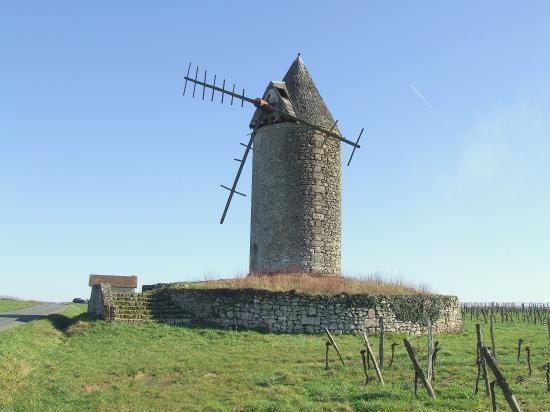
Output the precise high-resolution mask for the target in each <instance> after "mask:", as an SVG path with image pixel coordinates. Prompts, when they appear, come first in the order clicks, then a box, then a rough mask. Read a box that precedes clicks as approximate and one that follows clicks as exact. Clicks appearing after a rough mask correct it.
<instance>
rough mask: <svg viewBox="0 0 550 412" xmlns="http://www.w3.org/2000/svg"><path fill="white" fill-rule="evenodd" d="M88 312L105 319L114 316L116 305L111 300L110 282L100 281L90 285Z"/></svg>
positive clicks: (113, 317) (110, 318) (111, 318)
mask: <svg viewBox="0 0 550 412" xmlns="http://www.w3.org/2000/svg"><path fill="white" fill-rule="evenodd" d="M88 313H90V314H93V315H96V316H99V317H101V318H102V319H105V320H113V319H115V318H116V307H115V304H114V302H113V295H112V292H111V285H110V284H108V283H100V284H97V285H93V286H92V293H91V295H90V300H89V301H88Z"/></svg>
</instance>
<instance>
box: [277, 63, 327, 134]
mask: <svg viewBox="0 0 550 412" xmlns="http://www.w3.org/2000/svg"><path fill="white" fill-rule="evenodd" d="M283 81H284V82H285V84H286V88H287V90H288V94H289V97H290V101H291V102H292V106H293V107H294V111H295V113H296V116H297V117H299V118H301V119H304V120H307V121H308V122H311V123H314V124H316V125H318V126H322V127H325V128H328V129H330V128H331V127H332V126H333V125H334V119H333V118H332V115H331V114H330V112H329V110H328V108H327V105H326V104H325V102H324V101H323V98H322V97H321V94H320V93H319V91H318V90H317V86H315V83H314V82H313V79H312V78H311V75H310V74H309V71H308V70H307V68H306V65H305V64H304V61H303V59H302V57H301V56H300V55H298V57H297V58H296V60H294V62H293V63H292V65H291V66H290V69H288V72H287V73H286V75H285V77H284V78H283Z"/></svg>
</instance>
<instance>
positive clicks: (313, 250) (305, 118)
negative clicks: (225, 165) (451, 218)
mask: <svg viewBox="0 0 550 412" xmlns="http://www.w3.org/2000/svg"><path fill="white" fill-rule="evenodd" d="M190 73H191V63H189V67H188V69H187V75H186V76H185V85H184V89H183V94H184V95H185V94H186V92H187V87H188V83H189V82H190V83H191V84H192V85H193V91H192V96H193V98H194V97H195V95H196V93H197V87H198V89H199V91H198V93H201V92H202V93H201V95H202V99H203V100H204V99H205V98H210V100H211V101H213V100H214V97H215V94H216V92H218V93H219V94H220V95H221V103H224V99H225V101H230V105H233V103H234V101H237V102H238V101H239V100H240V105H241V107H243V106H244V104H245V103H247V104H252V105H253V106H254V107H255V108H256V111H255V113H254V115H253V117H252V120H251V122H250V125H249V127H250V128H251V129H252V132H251V133H250V139H249V141H248V143H246V144H245V143H240V144H241V145H242V146H244V147H245V150H244V153H243V155H242V157H241V158H240V159H235V160H236V161H237V162H239V167H238V170H237V174H236V176H235V179H234V181H233V184H232V185H231V187H228V186H225V185H220V186H221V187H222V188H224V189H226V190H228V191H229V196H228V199H227V202H226V204H225V207H224V209H223V213H222V216H221V219H220V223H221V224H223V222H224V220H225V218H226V216H227V211H228V210H229V206H230V204H231V201H232V199H233V195H234V194H238V195H241V196H246V195H245V194H244V193H242V192H239V191H237V185H238V182H239V179H240V177H241V173H242V171H243V168H244V165H245V163H246V160H247V158H248V156H249V154H250V152H251V151H252V152H253V165H252V214H251V215H252V216H251V240H250V272H251V273H281V272H306V273H318V274H328V275H339V274H340V237H341V234H340V232H341V227H340V219H341V217H340V216H341V164H340V162H341V161H340V150H341V149H340V145H341V143H345V144H348V145H350V146H351V147H353V150H352V152H351V155H350V157H349V160H348V162H347V165H348V166H349V165H350V163H351V161H352V159H353V156H354V154H355V151H356V149H358V148H360V145H359V141H360V139H361V136H362V134H363V130H364V129H361V131H360V133H359V135H358V137H357V139H356V140H355V141H351V140H349V139H347V138H346V137H344V136H343V135H342V134H341V133H340V131H339V130H338V128H337V124H338V120H336V121H335V120H334V119H333V118H332V116H331V114H330V112H329V111H328V109H327V107H326V105H325V103H324V101H323V99H322V97H321V95H320V94H319V92H318V91H317V88H316V86H315V84H314V83H313V80H312V78H311V76H310V74H309V72H308V70H307V69H306V67H305V65H304V63H303V60H302V58H301V57H300V55H299V54H298V57H297V58H296V60H295V61H294V62H293V63H292V65H291V67H290V69H289V70H288V72H287V74H286V75H285V77H284V79H283V80H282V81H271V82H269V84H268V86H267V88H266V90H265V92H264V94H263V96H262V97H261V98H259V97H258V98H250V97H248V96H246V94H245V89H243V90H242V92H240V91H235V84H233V86H232V87H231V89H228V88H226V81H225V79H224V80H223V81H222V83H221V87H220V85H217V84H216V80H217V79H216V76H215V75H214V77H213V82H212V83H209V82H207V71H206V70H205V71H204V75H202V76H201V77H202V80H201V78H199V67H198V66H197V67H196V69H195V74H194V77H191V76H190ZM201 74H202V73H201ZM201 87H202V91H201V90H200V88H201ZM207 89H208V93H207V92H206V90H207ZM208 94H209V95H210V96H208Z"/></svg>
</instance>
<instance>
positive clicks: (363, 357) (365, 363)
mask: <svg viewBox="0 0 550 412" xmlns="http://www.w3.org/2000/svg"><path fill="white" fill-rule="evenodd" d="M359 353H361V359H362V360H363V372H364V373H365V385H366V384H368V383H369V374H368V372H367V356H368V355H367V356H365V353H367V351H366V350H365V349H361V351H360V352H359Z"/></svg>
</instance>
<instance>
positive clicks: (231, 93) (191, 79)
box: [184, 76, 256, 104]
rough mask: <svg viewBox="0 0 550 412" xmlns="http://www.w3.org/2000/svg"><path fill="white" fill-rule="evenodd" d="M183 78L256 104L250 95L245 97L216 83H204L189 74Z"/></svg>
mask: <svg viewBox="0 0 550 412" xmlns="http://www.w3.org/2000/svg"><path fill="white" fill-rule="evenodd" d="M184 79H185V80H186V81H190V82H193V83H195V84H196V85H197V84H198V85H199V86H203V87H206V88H207V89H212V90H213V91H217V92H220V93H222V94H227V95H228V96H232V97H234V98H236V99H241V100H244V101H246V102H248V103H252V104H256V100H255V99H251V98H250V97H246V96H245V95H243V94H239V93H235V92H231V91H229V90H226V89H224V88H221V87H218V86H216V85H213V84H210V83H206V82H201V81H200V80H196V79H194V78H192V77H189V76H185V77H184Z"/></svg>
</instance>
